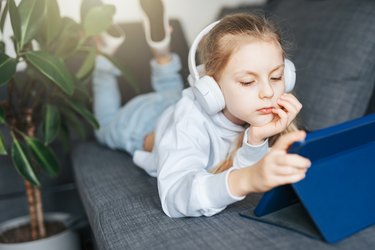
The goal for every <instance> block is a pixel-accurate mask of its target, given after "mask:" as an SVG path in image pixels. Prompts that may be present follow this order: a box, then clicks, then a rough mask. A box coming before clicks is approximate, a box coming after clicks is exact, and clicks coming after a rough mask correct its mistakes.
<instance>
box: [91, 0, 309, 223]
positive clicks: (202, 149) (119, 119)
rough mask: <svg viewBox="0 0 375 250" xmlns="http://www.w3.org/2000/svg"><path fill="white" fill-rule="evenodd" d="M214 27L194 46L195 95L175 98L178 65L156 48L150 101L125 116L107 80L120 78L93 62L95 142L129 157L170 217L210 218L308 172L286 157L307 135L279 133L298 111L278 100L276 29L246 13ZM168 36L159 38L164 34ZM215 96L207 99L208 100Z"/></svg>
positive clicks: (281, 56) (284, 98) (137, 103)
mask: <svg viewBox="0 0 375 250" xmlns="http://www.w3.org/2000/svg"><path fill="white" fill-rule="evenodd" d="M153 2H154V3H159V4H162V2H161V1H153ZM141 4H142V2H141ZM161 6H162V5H161ZM142 7H143V9H144V12H145V13H146V17H147V7H145V6H142ZM154 9H155V8H154ZM161 9H162V10H164V11H165V9H163V8H161ZM161 14H162V16H164V15H165V13H164V12H163V13H161ZM146 21H149V20H148V19H147V18H146ZM212 26H214V27H213V28H212V29H211V30H210V31H209V32H208V34H207V35H206V36H205V37H204V39H203V41H202V42H200V61H201V62H202V63H203V65H204V66H202V67H201V70H200V74H201V75H199V76H198V79H194V72H191V73H193V75H192V82H191V83H192V85H193V87H190V88H187V89H185V90H184V91H183V92H182V96H181V94H180V93H181V90H182V86H183V84H182V80H181V77H180V75H179V74H178V71H179V70H180V67H181V66H180V63H179V58H178V56H177V55H175V54H170V53H166V51H168V50H166V49H165V48H162V49H160V47H159V48H156V47H154V48H153V50H154V52H155V55H156V59H153V60H152V61H151V67H152V77H151V79H152V86H153V88H154V90H155V91H156V92H153V93H149V94H145V95H140V96H138V97H135V98H134V99H133V100H131V101H129V102H128V103H127V104H125V106H123V107H120V97H119V92H118V89H117V86H116V81H115V78H114V75H115V74H117V73H118V72H116V70H115V68H114V67H113V66H112V65H110V64H109V63H108V62H107V61H105V60H103V59H102V58H98V64H97V69H96V77H95V79H94V95H95V106H94V111H95V114H96V117H97V119H98V121H99V123H100V126H101V127H100V129H99V130H98V131H96V135H97V139H98V140H99V141H100V142H101V143H104V144H106V145H108V146H109V147H111V148H117V149H123V150H125V151H127V152H129V153H130V154H132V155H133V160H134V162H135V163H136V164H137V165H138V166H140V167H141V168H143V169H144V170H145V171H147V172H148V173H149V174H150V175H152V176H156V177H157V181H158V189H159V196H160V200H161V204H162V208H163V210H164V212H165V213H166V214H167V215H168V216H170V217H185V216H202V215H204V216H211V215H214V214H216V213H219V212H220V211H222V210H223V209H225V207H226V206H228V205H229V204H231V203H233V202H236V201H239V200H241V199H243V198H244V197H245V196H246V195H248V194H251V193H253V192H265V191H267V190H270V189H272V188H273V187H276V186H279V185H283V184H288V183H294V182H297V181H300V180H301V179H303V178H304V177H305V173H306V171H307V169H308V167H309V166H310V161H309V160H308V159H305V158H303V157H301V156H299V155H293V154H288V153H287V149H288V147H289V146H290V145H291V144H292V143H293V142H295V141H299V140H303V139H304V137H305V133H304V132H302V131H295V132H290V133H286V132H287V131H289V130H292V129H293V123H292V121H293V120H294V118H295V117H296V115H297V114H298V112H299V111H300V109H301V108H302V105H301V104H300V102H299V101H298V100H297V99H296V97H294V96H293V95H292V94H290V93H285V81H284V75H285V74H284V67H285V66H286V65H285V64H286V61H285V53H284V50H283V48H282V43H281V38H280V35H279V33H278V32H277V30H276V29H275V27H274V26H273V25H272V24H271V23H270V22H269V21H267V20H266V19H264V18H263V17H259V16H255V15H247V14H235V15H231V16H227V17H225V18H223V19H222V20H220V21H219V22H218V23H217V24H215V25H212ZM145 27H147V25H146V26H145ZM149 28H150V27H149ZM165 31H167V29H165ZM146 32H148V31H147V29H146ZM165 33H166V34H165V36H164V38H165V37H166V36H168V35H169V34H170V32H169V31H167V32H165ZM147 37H149V38H148V39H152V38H151V36H147V35H146V38H147ZM154 42H155V41H154ZM156 42H158V41H156ZM158 51H162V52H160V53H159V54H158ZM194 55H195V54H194V53H193V56H194ZM196 78H197V77H196ZM206 78H207V79H208V80H207V79H206ZM201 79H206V80H203V81H202V80H201ZM212 87H216V89H211V88H212ZM206 88H207V89H206ZM212 93H214V97H213V98H211V97H205V96H206V94H207V95H211V94H212ZM202 98H204V100H203V101H202ZM205 102H207V103H205ZM216 102H217V103H218V104H217V103H216ZM212 105H214V106H215V107H216V108H215V109H212V107H211V106H212ZM153 131H154V132H153ZM280 134H283V135H281V136H279V135H280ZM277 137H279V138H277ZM273 142H274V143H273ZM269 144H273V145H272V148H269Z"/></svg>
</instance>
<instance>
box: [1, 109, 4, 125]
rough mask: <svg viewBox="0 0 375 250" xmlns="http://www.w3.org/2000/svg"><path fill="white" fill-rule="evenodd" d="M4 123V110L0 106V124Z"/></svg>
mask: <svg viewBox="0 0 375 250" xmlns="http://www.w3.org/2000/svg"><path fill="white" fill-rule="evenodd" d="M4 123H5V112H4V109H3V108H2V107H0V125H2V124H4Z"/></svg>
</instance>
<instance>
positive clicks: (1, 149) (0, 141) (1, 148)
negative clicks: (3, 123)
mask: <svg viewBox="0 0 375 250" xmlns="http://www.w3.org/2000/svg"><path fill="white" fill-rule="evenodd" d="M7 154H8V152H7V150H6V148H5V142H4V138H3V136H2V134H0V155H7Z"/></svg>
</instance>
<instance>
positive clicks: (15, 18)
mask: <svg viewBox="0 0 375 250" xmlns="http://www.w3.org/2000/svg"><path fill="white" fill-rule="evenodd" d="M8 8H9V14H10V22H11V24H12V28H13V34H14V37H15V39H16V41H17V42H20V40H21V18H20V13H19V11H18V8H17V6H16V4H15V3H14V0H8Z"/></svg>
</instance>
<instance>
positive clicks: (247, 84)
mask: <svg viewBox="0 0 375 250" xmlns="http://www.w3.org/2000/svg"><path fill="white" fill-rule="evenodd" d="M240 83H241V85H243V86H249V85H251V84H252V83H254V81H248V82H240Z"/></svg>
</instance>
